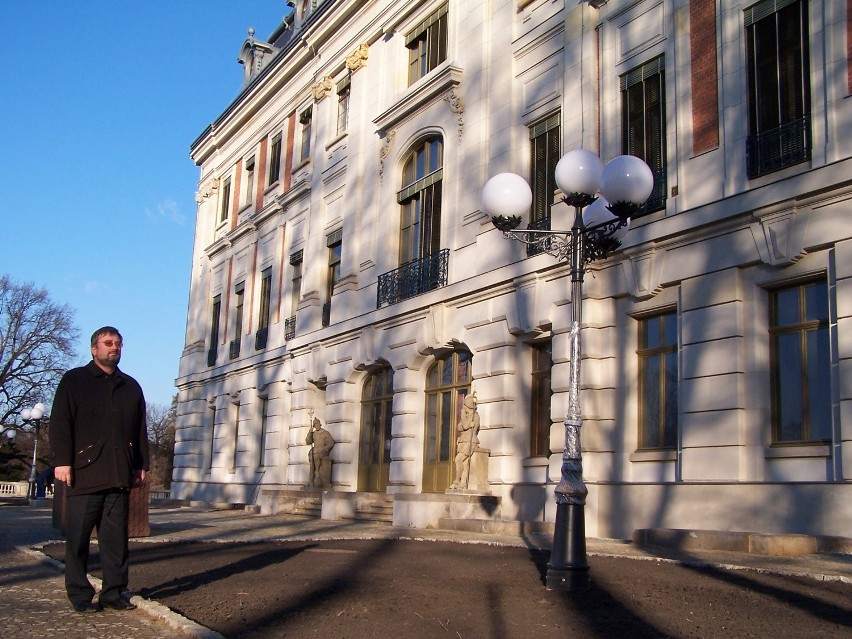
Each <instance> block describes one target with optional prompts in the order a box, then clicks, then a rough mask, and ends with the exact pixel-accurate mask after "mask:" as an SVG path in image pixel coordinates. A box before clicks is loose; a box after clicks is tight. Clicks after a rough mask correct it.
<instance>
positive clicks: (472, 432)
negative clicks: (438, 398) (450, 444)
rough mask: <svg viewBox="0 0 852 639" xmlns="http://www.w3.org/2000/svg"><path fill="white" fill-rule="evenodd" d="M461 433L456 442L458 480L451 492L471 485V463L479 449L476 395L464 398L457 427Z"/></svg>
mask: <svg viewBox="0 0 852 639" xmlns="http://www.w3.org/2000/svg"><path fill="white" fill-rule="evenodd" d="M456 430H457V431H458V433H459V436H458V439H457V440H456V478H455V480H454V481H453V483H452V484H450V489H451V490H457V489H466V488H468V487H469V485H470V463H471V460H472V459H473V454H474V453H475V452H476V451H477V450H478V449H479V437H477V434H478V433H479V413H478V412H477V411H476V394H475V393H471V394H468V395H467V396H466V397H465V398H464V405H463V406H462V410H461V418H460V419H459V423H458V425H457V426H456Z"/></svg>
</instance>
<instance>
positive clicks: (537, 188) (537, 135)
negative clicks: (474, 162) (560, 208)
mask: <svg viewBox="0 0 852 639" xmlns="http://www.w3.org/2000/svg"><path fill="white" fill-rule="evenodd" d="M559 130H560V129H559V114H558V113H557V114H556V115H552V116H550V117H549V118H547V119H546V120H544V121H542V122H539V123H538V124H536V125H534V126H532V127H530V184H531V185H532V193H533V201H532V209H531V210H530V224H529V228H531V229H542V230H550V207H551V206H553V199H554V196H555V194H556V188H557V187H556V163H557V162H559V148H560V134H559ZM543 250H544V249H543V248H542V247H541V246H539V245H528V246H527V255H528V256H531V255H537V254H538V253H541V252H542V251H543Z"/></svg>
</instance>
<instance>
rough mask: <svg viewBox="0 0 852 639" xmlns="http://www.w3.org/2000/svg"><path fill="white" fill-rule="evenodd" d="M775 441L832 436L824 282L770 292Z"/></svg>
mask: <svg viewBox="0 0 852 639" xmlns="http://www.w3.org/2000/svg"><path fill="white" fill-rule="evenodd" d="M770 295H771V297H770V338H771V349H770V358H771V364H770V366H771V370H772V400H773V401H772V409H773V410H772V422H773V437H772V440H773V443H789V442H822V441H829V440H830V439H831V376H830V365H831V359H830V355H829V334H828V330H829V328H828V287H827V284H826V282H825V281H824V280H823V281H819V282H807V283H804V284H798V285H796V286H790V287H787V288H783V289H778V290H776V291H773V292H771V293H770Z"/></svg>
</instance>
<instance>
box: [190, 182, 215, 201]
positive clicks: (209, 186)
mask: <svg viewBox="0 0 852 639" xmlns="http://www.w3.org/2000/svg"><path fill="white" fill-rule="evenodd" d="M218 189H219V178H210V179H209V180H207V181H206V182H205V183H204V184H202V185H201V187H199V189H198V190H197V191H196V192H195V202H196V204H201V203H202V202H203V201H204V200H205V199H207V198H208V197H210V196H211V195H213V194H214V193H216V191H217V190H218Z"/></svg>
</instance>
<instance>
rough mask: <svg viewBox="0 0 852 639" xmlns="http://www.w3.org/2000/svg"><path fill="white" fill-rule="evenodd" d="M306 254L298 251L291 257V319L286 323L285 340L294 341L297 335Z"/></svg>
mask: <svg viewBox="0 0 852 639" xmlns="http://www.w3.org/2000/svg"><path fill="white" fill-rule="evenodd" d="M303 255H304V253H303V252H302V251H296V252H295V253H293V254H292V255H291V256H290V267H291V269H292V275H291V278H290V317H288V318H287V320H286V321H285V322H284V339H293V337H295V335H296V311H297V310H298V309H299V299H300V297H301V292H302V259H303Z"/></svg>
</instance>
